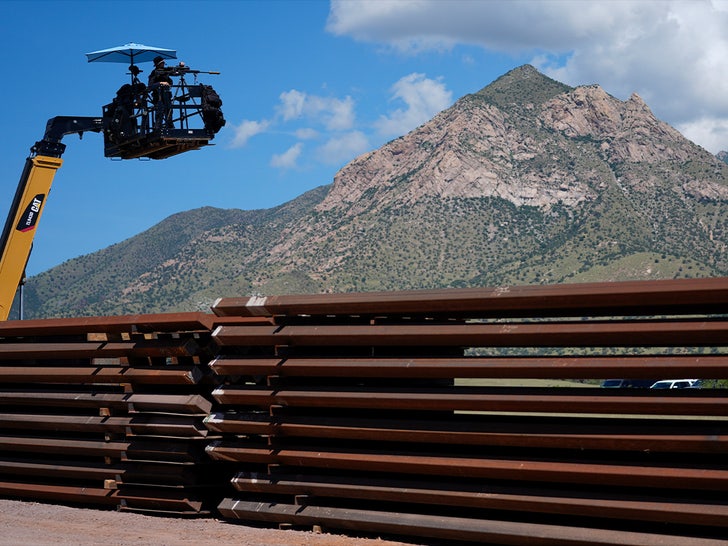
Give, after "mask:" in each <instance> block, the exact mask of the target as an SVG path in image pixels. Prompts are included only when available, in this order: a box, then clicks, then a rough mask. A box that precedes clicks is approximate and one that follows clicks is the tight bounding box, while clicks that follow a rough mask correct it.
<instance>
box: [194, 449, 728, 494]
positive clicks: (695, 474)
mask: <svg viewBox="0 0 728 546" xmlns="http://www.w3.org/2000/svg"><path fill="white" fill-rule="evenodd" d="M207 452H208V454H209V455H210V457H212V458H213V459H214V460H217V461H236V462H247V463H256V464H260V463H262V464H270V465H285V466H288V467H292V468H301V467H308V468H314V469H329V470H346V471H366V472H391V473H393V474H395V475H399V474H415V475H422V476H447V477H451V478H480V479H492V480H501V481H509V480H513V481H516V482H521V483H523V482H530V481H534V482H549V483H561V484H593V485H601V486H609V487H613V486H623V487H624V486H627V487H636V488H640V487H644V488H664V487H665V486H666V484H669V487H670V488H671V489H688V490H706V491H726V490H728V469H713V468H683V467H682V466H675V467H667V466H639V465H636V464H635V465H618V464H595V463H588V462H563V461H550V460H530V459H515V458H513V459H494V458H489V457H488V456H482V457H465V456H463V457H457V456H454V455H430V456H427V455H417V454H414V453H406V454H399V453H397V454H390V453H386V452H378V451H373V452H366V451H364V450H362V451H349V452H345V451H325V450H315V451H305V450H297V449H284V448H276V449H266V448H257V447H245V446H238V445H230V444H227V443H222V442H212V443H210V444H209V445H208V447H207Z"/></svg>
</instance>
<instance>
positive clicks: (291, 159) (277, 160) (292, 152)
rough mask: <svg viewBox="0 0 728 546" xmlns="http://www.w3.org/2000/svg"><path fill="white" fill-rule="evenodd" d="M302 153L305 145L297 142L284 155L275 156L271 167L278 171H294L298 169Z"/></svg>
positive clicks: (271, 161)
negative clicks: (297, 163) (297, 164)
mask: <svg viewBox="0 0 728 546" xmlns="http://www.w3.org/2000/svg"><path fill="white" fill-rule="evenodd" d="M302 151H303V143H301V142H297V143H296V144H294V145H293V146H291V147H290V148H288V150H286V151H285V152H283V153H282V154H277V155H274V156H273V157H272V158H271V160H270V165H271V167H276V168H278V169H293V168H295V167H296V162H297V161H298V158H299V156H300V155H301V152H302Z"/></svg>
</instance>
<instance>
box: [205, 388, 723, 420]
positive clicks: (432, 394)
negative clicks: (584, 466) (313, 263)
mask: <svg viewBox="0 0 728 546" xmlns="http://www.w3.org/2000/svg"><path fill="white" fill-rule="evenodd" d="M541 390H542V391H543V393H542V394H524V392H533V391H528V390H524V391H521V392H519V390H518V389H513V390H511V391H510V392H509V393H507V394H494V393H493V392H492V390H488V389H487V388H483V389H479V388H477V387H458V388H456V389H453V390H450V391H446V392H437V391H433V390H430V391H420V392H417V391H416V390H414V389H410V390H391V391H388V392H383V391H379V390H366V389H363V388H362V389H355V388H351V389H343V388H342V389H338V390H324V389H311V390H295V389H280V390H272V389H267V388H265V387H250V386H245V387H238V386H224V387H218V388H217V389H215V390H214V391H213V392H212V395H213V397H214V398H215V400H217V401H218V402H219V403H221V404H229V405H238V406H260V407H266V408H267V407H269V406H291V407H309V408H350V409H351V408H361V409H391V410H423V411H483V412H542V413H577V414H581V413H599V414H602V413H607V414H613V415H624V414H646V415H716V416H725V415H728V398H725V397H722V398H717V397H704V396H700V394H701V393H695V396H688V395H686V394H683V393H678V392H676V391H665V392H655V391H652V392H650V393H649V394H641V393H640V394H639V395H631V394H630V395H622V396H620V395H615V394H613V393H612V392H611V391H610V392H609V393H603V394H602V393H599V394H593V392H594V391H593V390H588V389H584V390H582V389H558V388H556V389H545V388H544V389H541ZM564 390H567V391H569V394H562V393H563V391H564ZM605 390H606V389H605ZM584 391H587V393H584ZM571 392H574V393H575V394H571ZM690 394H693V393H692V392H691V393H690Z"/></svg>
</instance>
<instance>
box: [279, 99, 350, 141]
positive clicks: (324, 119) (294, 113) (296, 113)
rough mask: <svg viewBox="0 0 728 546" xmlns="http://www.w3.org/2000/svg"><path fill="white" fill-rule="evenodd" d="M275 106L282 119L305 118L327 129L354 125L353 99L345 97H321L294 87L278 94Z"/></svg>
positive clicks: (348, 127)
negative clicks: (276, 105) (278, 97)
mask: <svg viewBox="0 0 728 546" xmlns="http://www.w3.org/2000/svg"><path fill="white" fill-rule="evenodd" d="M280 101H281V102H280V104H279V106H278V108H277V110H278V113H279V114H280V116H281V117H282V118H283V121H291V120H294V119H301V118H306V119H307V120H311V121H313V122H314V123H318V124H321V125H323V126H324V127H326V128H327V129H329V130H338V131H342V130H346V129H350V128H351V127H352V126H353V125H354V118H355V116H354V99H352V98H351V97H345V98H343V99H339V98H336V97H321V96H318V95H309V94H307V93H303V92H301V91H298V90H296V89H291V90H290V91H285V92H283V93H281V95H280Z"/></svg>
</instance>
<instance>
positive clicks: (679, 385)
mask: <svg viewBox="0 0 728 546" xmlns="http://www.w3.org/2000/svg"><path fill="white" fill-rule="evenodd" d="M698 381H699V380H698V379H663V380H662V381H658V382H656V383H654V384H653V385H652V386H651V387H650V388H651V389H687V388H690V387H692V386H693V385H695V384H696V383H698Z"/></svg>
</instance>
